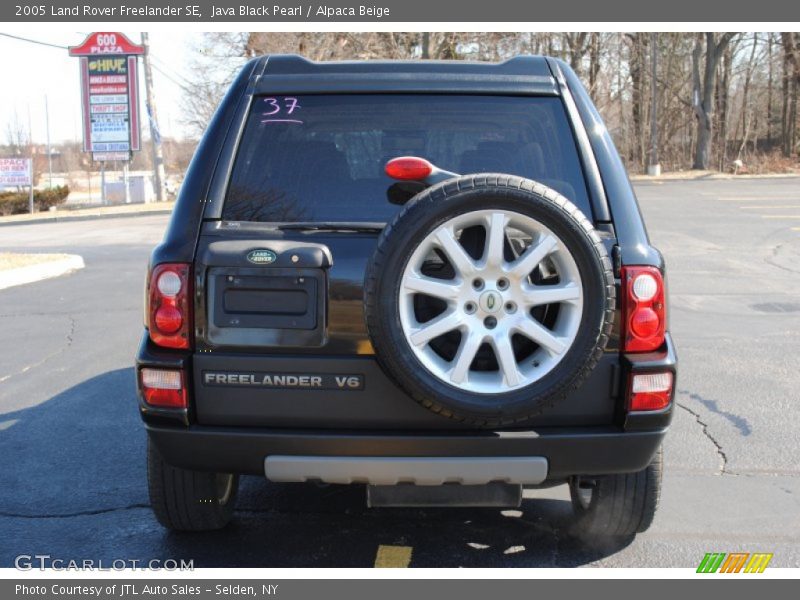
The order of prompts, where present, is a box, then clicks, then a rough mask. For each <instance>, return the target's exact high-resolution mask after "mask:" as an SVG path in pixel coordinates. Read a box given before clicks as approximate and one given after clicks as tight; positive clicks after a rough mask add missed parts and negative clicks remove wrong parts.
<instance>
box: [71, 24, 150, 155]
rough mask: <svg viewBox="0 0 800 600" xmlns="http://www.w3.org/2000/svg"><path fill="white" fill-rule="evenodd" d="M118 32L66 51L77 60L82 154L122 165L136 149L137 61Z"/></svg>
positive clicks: (133, 50)
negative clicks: (81, 122) (119, 162)
mask: <svg viewBox="0 0 800 600" xmlns="http://www.w3.org/2000/svg"><path fill="white" fill-rule="evenodd" d="M143 53H144V47H143V46H139V45H136V44H134V43H132V42H131V41H130V40H129V39H128V38H127V37H125V35H123V34H122V33H112V32H99V33H92V34H90V35H89V36H88V37H87V38H86V40H84V42H83V44H81V45H80V46H72V47H70V49H69V54H70V56H77V57H79V59H80V73H81V101H82V102H81V105H82V113H83V150H84V152H91V153H92V159H93V160H95V161H107V160H117V161H127V160H130V158H131V153H132V152H136V151H138V150H139V149H140V145H141V144H140V142H141V138H140V132H139V126H140V119H139V78H138V69H137V62H136V61H137V58H136V57H137V56H138V55H140V54H143Z"/></svg>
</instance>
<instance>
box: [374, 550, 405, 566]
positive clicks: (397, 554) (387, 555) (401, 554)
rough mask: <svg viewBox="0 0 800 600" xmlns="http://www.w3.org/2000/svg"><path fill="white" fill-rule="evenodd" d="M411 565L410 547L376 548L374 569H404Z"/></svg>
mask: <svg viewBox="0 0 800 600" xmlns="http://www.w3.org/2000/svg"><path fill="white" fill-rule="evenodd" d="M410 563H411V546H383V545H380V546H378V553H377V555H375V568H376V569H387V568H388V569H392V568H394V569H404V568H406V567H407V566H408V565H409V564H410Z"/></svg>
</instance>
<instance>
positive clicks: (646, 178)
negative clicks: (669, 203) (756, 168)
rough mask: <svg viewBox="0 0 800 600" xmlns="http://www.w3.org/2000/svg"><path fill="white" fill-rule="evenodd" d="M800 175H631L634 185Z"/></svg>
mask: <svg viewBox="0 0 800 600" xmlns="http://www.w3.org/2000/svg"><path fill="white" fill-rule="evenodd" d="M797 178H800V174H799V173H762V174H760V175H733V174H732V173H706V172H701V173H698V174H696V175H693V174H686V175H682V174H678V173H664V174H662V175H659V176H655V175H631V176H630V180H631V182H632V183H651V182H659V181H735V180H750V179H797Z"/></svg>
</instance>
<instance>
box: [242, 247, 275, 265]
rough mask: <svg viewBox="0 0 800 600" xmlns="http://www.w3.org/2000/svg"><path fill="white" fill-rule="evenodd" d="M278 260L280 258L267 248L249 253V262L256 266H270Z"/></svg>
mask: <svg viewBox="0 0 800 600" xmlns="http://www.w3.org/2000/svg"><path fill="white" fill-rule="evenodd" d="M277 258H278V256H277V255H276V254H275V253H274V252H273V251H272V250H267V249H266V248H259V249H257V250H251V251H250V252H248V253H247V260H249V261H250V262H251V263H253V264H256V265H268V264H270V263H274V262H275V260H276V259H277Z"/></svg>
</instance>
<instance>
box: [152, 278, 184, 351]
mask: <svg viewBox="0 0 800 600" xmlns="http://www.w3.org/2000/svg"><path fill="white" fill-rule="evenodd" d="M190 272H191V270H190V266H189V265H188V264H186V263H165V264H161V265H156V266H155V267H154V268H153V272H152V273H151V274H150V282H149V289H148V295H147V298H148V306H147V315H148V322H147V326H148V329H149V330H150V339H151V340H153V343H155V344H158V345H159V346H164V347H167V348H185V349H188V348H191V329H190V327H191V323H192V318H191V317H192V313H191V294H190V284H191V278H190V276H189V273H190Z"/></svg>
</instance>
